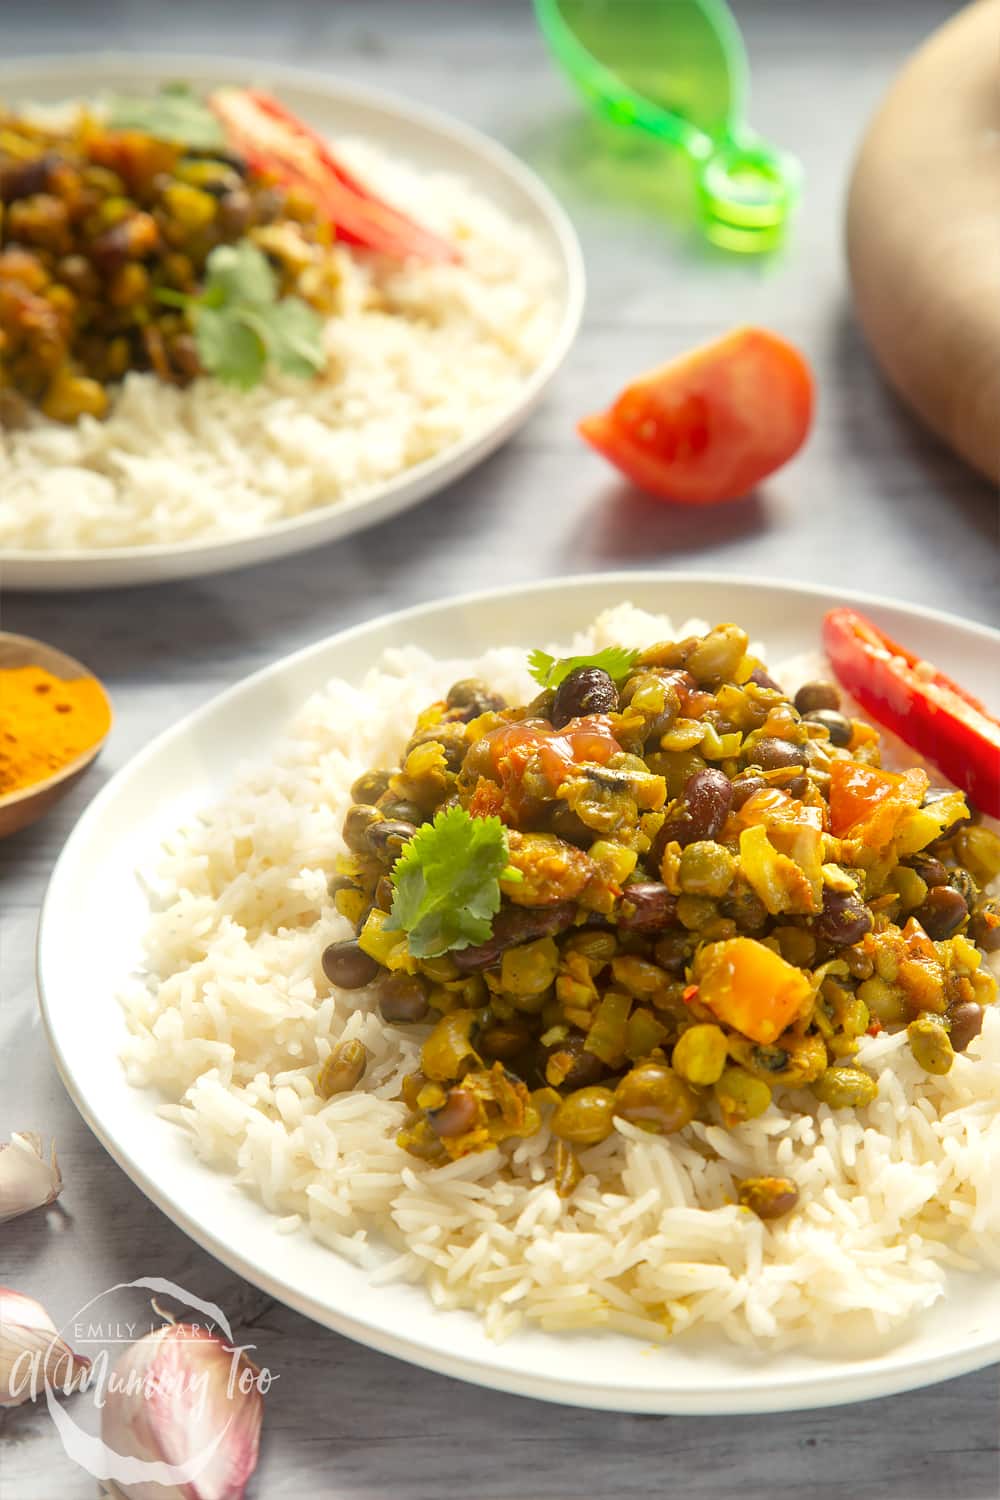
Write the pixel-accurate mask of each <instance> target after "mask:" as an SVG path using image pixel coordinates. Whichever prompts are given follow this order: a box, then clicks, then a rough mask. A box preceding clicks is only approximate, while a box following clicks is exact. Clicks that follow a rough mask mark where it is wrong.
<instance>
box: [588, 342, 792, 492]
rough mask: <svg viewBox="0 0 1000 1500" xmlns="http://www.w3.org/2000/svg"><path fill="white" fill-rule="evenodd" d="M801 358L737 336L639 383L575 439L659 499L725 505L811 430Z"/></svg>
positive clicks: (780, 345) (782, 347) (781, 346)
mask: <svg viewBox="0 0 1000 1500" xmlns="http://www.w3.org/2000/svg"><path fill="white" fill-rule="evenodd" d="M812 412H813V380H812V375H811V374H810V371H809V366H808V365H807V364H806V362H805V360H804V359H803V358H802V355H801V354H799V352H798V350H796V349H793V348H792V346H791V344H787V343H786V342H785V341H784V339H780V338H778V337H777V335H776V334H773V333H768V332H767V330H766V329H763V328H737V329H736V330H735V331H734V332H732V333H729V334H727V335H726V337H725V338H721V339H717V340H716V341H715V342H714V343H711V344H705V345H704V346H703V347H702V348H700V349H695V350H693V351H692V352H691V353H689V354H685V355H683V356H682V357H681V358H680V359H675V360H672V361H671V362H670V363H669V364H666V365H661V366H660V368H659V369H657V370H651V371H650V373H649V374H648V375H644V376H642V377H641V378H640V379H639V380H636V381H635V382H634V383H633V384H632V385H630V386H628V387H627V389H626V390H624V391H623V392H622V394H621V395H620V396H619V397H618V399H617V401H615V403H614V405H613V406H612V407H610V409H609V410H608V411H606V412H600V413H599V414H598V415H596V416H592V417H585V418H584V419H583V421H582V422H581V423H580V424H579V432H580V434H581V436H582V437H584V438H586V440H587V442H588V443H590V444H591V445H592V447H594V448H596V449H597V451H598V452H599V453H603V455H604V457H605V458H607V459H609V460H610V461H611V463H613V464H614V465H615V466H616V468H619V469H620V470H621V471H622V473H623V474H625V475H626V476H627V477H628V478H629V479H631V480H632V482H633V483H634V484H637V485H638V486H639V488H640V489H643V490H646V491H648V493H649V494H651V495H656V496H657V497H658V498H659V499H661V500H675V501H678V502H679V503H680V504H682V505H713V504H715V503H716V502H717V501H720V500H734V499H736V498H738V497H739V496H740V495H745V494H746V493H747V491H748V490H751V489H753V487H754V485H755V484H759V482H760V481H761V480H762V479H765V478H766V477H767V475H768V474H773V473H774V471H775V469H779V468H780V467H781V465H782V464H784V463H787V462H788V460H789V459H790V458H791V457H792V455H793V453H796V452H797V451H798V449H799V448H800V447H801V446H802V444H803V442H804V441H805V438H806V434H807V433H808V431H809V427H810V424H811V422H812Z"/></svg>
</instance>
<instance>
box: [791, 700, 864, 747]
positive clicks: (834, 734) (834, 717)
mask: <svg viewBox="0 0 1000 1500" xmlns="http://www.w3.org/2000/svg"><path fill="white" fill-rule="evenodd" d="M803 718H804V719H806V720H807V721H808V722H809V723H810V724H822V725H823V727H824V729H825V730H826V732H827V734H828V735H829V736H830V743H831V745H837V746H839V747H840V749H841V750H846V748H847V746H848V745H849V744H850V743H851V738H852V736H853V734H854V727H853V725H852V724H851V721H850V719H845V718H844V715H843V714H840V713H838V712H837V710H836V709H835V708H815V709H813V710H812V711H811V712H810V713H807V714H803Z"/></svg>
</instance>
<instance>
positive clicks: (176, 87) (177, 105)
mask: <svg viewBox="0 0 1000 1500" xmlns="http://www.w3.org/2000/svg"><path fill="white" fill-rule="evenodd" d="M108 124H109V125H110V126H111V128H112V130H141V131H144V132H145V134H147V135H151V136H155V137H156V139H157V140H161V141H170V142H172V143H173V144H174V145H177V146H190V147H192V148H193V149H194V150H196V151H215V150H219V149H221V148H222V147H224V146H225V144H226V135H225V131H224V130H223V129H222V126H221V125H220V124H219V121H218V120H217V119H216V117H215V115H214V114H213V113H212V111H211V110H210V109H209V107H208V105H207V104H205V103H204V101H203V100H201V99H199V98H198V96H197V95H196V94H194V93H193V92H192V91H191V89H190V88H189V87H188V85H187V84H186V83H168V84H166V85H165V86H164V87H163V88H161V89H160V91H159V93H157V94H152V95H150V96H148V97H141V96H138V95H136V96H133V95H131V94H113V95H112V97H111V99H110V101H109V109H108Z"/></svg>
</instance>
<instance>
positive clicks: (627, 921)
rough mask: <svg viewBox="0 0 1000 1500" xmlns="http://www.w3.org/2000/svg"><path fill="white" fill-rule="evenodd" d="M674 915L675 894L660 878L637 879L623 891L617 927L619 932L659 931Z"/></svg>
mask: <svg viewBox="0 0 1000 1500" xmlns="http://www.w3.org/2000/svg"><path fill="white" fill-rule="evenodd" d="M676 915H677V897H676V896H672V895H671V894H670V892H669V891H668V890H667V888H666V886H665V885H664V884H663V883H662V882H661V881H659V880H637V881H636V882H635V883H634V884H633V885H627V886H626V887H625V888H624V890H623V891H622V904H621V908H620V910H619V913H618V926H619V927H620V928H621V930H622V932H659V931H661V929H662V928H664V927H669V926H670V925H671V924H672V923H673V921H674V918H675V917H676Z"/></svg>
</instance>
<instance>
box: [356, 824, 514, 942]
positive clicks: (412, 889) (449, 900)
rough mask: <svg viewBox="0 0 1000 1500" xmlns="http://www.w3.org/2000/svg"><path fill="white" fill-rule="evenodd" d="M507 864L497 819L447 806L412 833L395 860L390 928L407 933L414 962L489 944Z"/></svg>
mask: <svg viewBox="0 0 1000 1500" xmlns="http://www.w3.org/2000/svg"><path fill="white" fill-rule="evenodd" d="M506 865H507V833H506V830H505V828H504V826H503V824H502V823H501V822H500V819H499V818H473V817H471V816H470V814H469V813H467V812H466V811H465V809H464V808H463V807H449V808H446V809H445V810H444V811H442V812H439V813H438V814H437V816H436V818H435V819H434V821H433V823H425V824H424V826H423V827H422V828H421V829H420V830H419V831H418V832H417V833H415V834H414V836H413V838H412V839H411V840H410V842H409V843H408V844H407V845H406V847H405V848H404V850H403V852H402V854H401V855H400V857H399V859H398V860H397V861H396V863H395V865H394V867H393V870H392V884H393V887H394V891H395V894H394V896H393V902H392V911H391V912H390V914H389V920H388V921H387V922H386V924H385V925H386V927H387V928H389V929H390V930H391V931H394V932H400V931H402V932H405V933H406V935H407V943H408V947H409V950H410V952H411V953H412V954H413V956H414V958H436V957H438V955H439V954H442V953H448V952H451V951H453V950H454V949H457V948H468V947H469V946H470V945H471V944H473V943H485V942H486V940H487V938H488V937H489V936H490V934H491V932H492V931H493V918H494V917H495V916H496V914H497V912H498V911H499V910H500V875H501V873H502V872H503V870H504V869H505V868H506Z"/></svg>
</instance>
